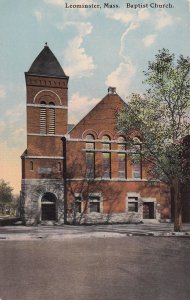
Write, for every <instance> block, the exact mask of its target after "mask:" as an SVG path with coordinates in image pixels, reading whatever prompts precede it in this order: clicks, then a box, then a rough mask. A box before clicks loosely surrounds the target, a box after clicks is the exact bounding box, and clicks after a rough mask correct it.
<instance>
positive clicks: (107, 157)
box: [102, 135, 111, 178]
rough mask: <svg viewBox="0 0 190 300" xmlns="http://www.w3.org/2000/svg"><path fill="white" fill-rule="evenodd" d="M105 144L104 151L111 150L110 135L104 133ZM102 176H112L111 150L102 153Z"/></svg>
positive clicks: (103, 145)
mask: <svg viewBox="0 0 190 300" xmlns="http://www.w3.org/2000/svg"><path fill="white" fill-rule="evenodd" d="M102 140H103V144H102V148H103V151H105V150H107V151H109V150H110V137H109V136H108V135H103V137H102ZM102 156H103V157H102V177H103V178H111V153H110V152H103V153H102Z"/></svg>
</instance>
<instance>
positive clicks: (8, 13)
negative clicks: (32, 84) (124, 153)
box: [0, 0, 190, 193]
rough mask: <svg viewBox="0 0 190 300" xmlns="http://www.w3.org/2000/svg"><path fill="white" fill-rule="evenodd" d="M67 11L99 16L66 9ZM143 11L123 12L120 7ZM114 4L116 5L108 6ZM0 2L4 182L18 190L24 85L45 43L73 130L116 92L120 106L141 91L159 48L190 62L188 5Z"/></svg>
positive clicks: (0, 162) (182, 2)
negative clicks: (58, 69)
mask: <svg viewBox="0 0 190 300" xmlns="http://www.w3.org/2000/svg"><path fill="white" fill-rule="evenodd" d="M65 2H67V3H68V4H91V3H96V4H100V5H101V9H66V8H65ZM126 2H128V3H131V4H136V3H142V4H144V3H147V4H148V8H144V9H143V8H139V9H133V8H126V7H125V3H126ZM110 3H113V2H110ZM114 3H115V4H118V5H119V6H120V8H114V9H111V8H104V2H103V1H102V0H97V1H90V0H83V1H82V0H81V1H80V0H68V1H65V0H32V1H31V0H16V1H15V0H0V66H1V68H0V103H1V106H0V114H1V118H0V136H1V148H0V155H1V156H0V165H1V176H0V177H1V178H4V179H5V180H6V181H9V182H10V184H11V185H12V186H13V187H14V188H15V193H18V192H19V190H20V177H21V168H20V155H21V154H22V152H23V151H24V150H25V148H26V113H25V102H26V97H25V92H26V91H25V78H24V72H25V71H27V70H28V69H29V67H30V65H31V64H32V62H33V60H34V59H35V58H36V56H37V55H38V54H39V52H40V51H41V50H42V48H43V47H44V44H45V42H48V45H49V47H50V48H51V50H52V51H53V52H54V54H55V55H56V57H57V59H58V60H59V62H60V64H61V65H62V66H63V69H64V71H65V73H66V74H67V75H68V76H70V81H69V120H70V122H71V123H73V122H74V123H76V122H77V121H79V119H80V118H81V117H82V116H84V115H85V114H86V113H87V112H88V111H89V110H90V109H91V108H92V107H93V106H94V105H95V104H96V103H97V102H98V101H100V99H101V98H103V97H104V96H105V94H106V93H107V87H108V86H109V85H112V86H116V87H117V92H118V94H119V95H120V96H121V97H122V98H123V99H125V98H126V97H127V96H128V95H129V94H130V93H132V92H140V93H141V92H143V91H144V88H145V87H144V86H143V84H142V81H143V73H142V72H143V70H146V68H147V64H148V61H149V60H153V59H154V56H155V54H156V53H157V52H158V50H159V49H162V48H167V49H169V50H170V51H171V52H173V53H175V54H176V56H178V55H179V54H183V55H184V56H189V55H190V30H189V26H190V21H189V17H190V15H189V14H190V1H188V0H180V1H179V0H171V1H170V3H171V4H172V5H173V6H174V7H173V8H150V6H149V4H150V3H156V4H162V5H163V4H168V3H169V2H167V1H154V2H153V1H141V2H136V1H134V0H131V1H124V0H123V1H121V0H116V1H115V2H114Z"/></svg>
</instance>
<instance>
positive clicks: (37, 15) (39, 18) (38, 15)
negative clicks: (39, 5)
mask: <svg viewBox="0 0 190 300" xmlns="http://www.w3.org/2000/svg"><path fill="white" fill-rule="evenodd" d="M33 15H34V16H35V18H36V20H37V21H38V22H41V21H42V20H43V17H44V16H43V13H42V12H41V11H39V10H35V11H34V12H33Z"/></svg>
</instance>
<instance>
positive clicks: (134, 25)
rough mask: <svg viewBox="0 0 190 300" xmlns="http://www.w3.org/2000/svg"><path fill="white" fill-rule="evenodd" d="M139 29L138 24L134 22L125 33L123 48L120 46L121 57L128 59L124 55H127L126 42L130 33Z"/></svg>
mask: <svg viewBox="0 0 190 300" xmlns="http://www.w3.org/2000/svg"><path fill="white" fill-rule="evenodd" d="M138 27H139V24H138V23H134V22H132V23H131V24H130V25H129V27H128V28H127V29H126V30H125V31H124V33H123V34H122V36H121V40H120V42H121V46H120V51H119V55H120V56H122V57H123V58H124V59H126V56H125V55H124V53H125V41H126V37H127V35H128V33H129V32H130V31H132V30H135V29H136V28H138Z"/></svg>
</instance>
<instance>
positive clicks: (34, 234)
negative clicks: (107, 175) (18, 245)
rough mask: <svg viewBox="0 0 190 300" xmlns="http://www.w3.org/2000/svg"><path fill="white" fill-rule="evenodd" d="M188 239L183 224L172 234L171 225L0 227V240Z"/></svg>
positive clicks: (188, 229)
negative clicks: (140, 237)
mask: <svg viewBox="0 0 190 300" xmlns="http://www.w3.org/2000/svg"><path fill="white" fill-rule="evenodd" d="M126 236H153V237H187V238H189V237H190V224H183V226H182V231H181V232H173V224H171V223H160V224H137V225H136V224H114V225H91V226H71V225H63V226H36V227H34V226H4V227H0V241H2V240H36V239H61V240H63V239H71V238H89V237H94V238H95V237H99V238H106V237H126Z"/></svg>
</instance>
